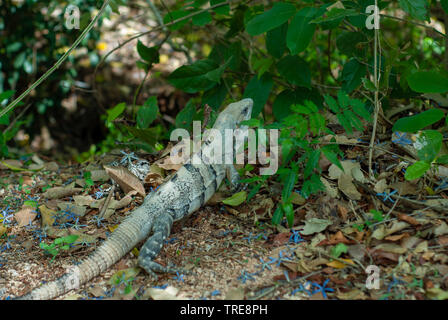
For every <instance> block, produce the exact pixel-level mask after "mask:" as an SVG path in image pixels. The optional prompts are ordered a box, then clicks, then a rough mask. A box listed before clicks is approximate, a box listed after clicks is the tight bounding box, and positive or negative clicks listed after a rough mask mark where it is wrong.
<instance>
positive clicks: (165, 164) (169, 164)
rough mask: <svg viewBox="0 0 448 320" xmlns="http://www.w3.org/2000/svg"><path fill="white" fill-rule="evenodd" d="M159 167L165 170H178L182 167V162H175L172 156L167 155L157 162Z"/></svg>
mask: <svg viewBox="0 0 448 320" xmlns="http://www.w3.org/2000/svg"><path fill="white" fill-rule="evenodd" d="M155 164H156V165H157V166H158V167H160V168H162V169H165V170H174V171H177V170H179V169H180V168H181V167H182V163H177V162H176V163H173V161H172V159H171V157H166V158H163V159H161V160H158V161H157V162H156V163H155Z"/></svg>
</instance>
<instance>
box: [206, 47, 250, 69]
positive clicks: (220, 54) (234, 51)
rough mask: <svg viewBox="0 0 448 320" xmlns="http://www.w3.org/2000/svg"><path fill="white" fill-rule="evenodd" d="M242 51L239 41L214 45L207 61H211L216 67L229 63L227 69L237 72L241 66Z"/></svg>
mask: <svg viewBox="0 0 448 320" xmlns="http://www.w3.org/2000/svg"><path fill="white" fill-rule="evenodd" d="M242 55H243V49H242V45H241V42H240V41H237V42H232V43H229V42H220V43H218V44H216V45H215V46H214V47H213V49H212V51H211V52H210V54H209V56H208V59H212V60H213V61H215V62H216V63H217V64H218V65H221V64H224V63H226V62H227V61H228V60H230V61H229V69H230V70H233V71H238V70H239V69H240V65H241V57H242Z"/></svg>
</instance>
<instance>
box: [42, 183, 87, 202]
mask: <svg viewBox="0 0 448 320" xmlns="http://www.w3.org/2000/svg"><path fill="white" fill-rule="evenodd" d="M81 191H82V188H74V187H71V186H69V187H54V188H50V189H48V190H47V191H45V192H44V193H43V194H42V195H43V196H44V198H47V199H60V198H64V197H67V196H71V195H74V194H76V193H78V192H81Z"/></svg>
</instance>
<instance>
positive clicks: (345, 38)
mask: <svg viewBox="0 0 448 320" xmlns="http://www.w3.org/2000/svg"><path fill="white" fill-rule="evenodd" d="M362 43H367V38H366V36H365V35H364V34H363V33H361V32H348V31H344V32H342V33H341V34H340V35H339V36H338V38H337V39H336V46H337V47H338V49H339V51H340V52H341V53H342V54H345V55H347V56H349V57H351V56H354V55H355V56H363V54H364V53H365V49H366V45H364V46H363V45H362Z"/></svg>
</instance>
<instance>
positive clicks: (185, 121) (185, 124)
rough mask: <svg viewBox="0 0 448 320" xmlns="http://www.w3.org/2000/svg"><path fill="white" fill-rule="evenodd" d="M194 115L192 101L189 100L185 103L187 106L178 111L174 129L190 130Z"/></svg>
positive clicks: (194, 108) (194, 110)
mask: <svg viewBox="0 0 448 320" xmlns="http://www.w3.org/2000/svg"><path fill="white" fill-rule="evenodd" d="M195 114H196V107H195V105H194V103H193V101H192V100H191V99H190V100H189V101H188V102H187V105H186V106H185V107H184V108H183V109H182V110H180V112H179V113H178V114H177V116H176V128H184V129H186V130H190V129H191V124H192V123H193V117H194V115H195Z"/></svg>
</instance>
